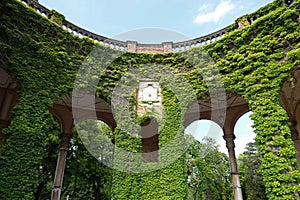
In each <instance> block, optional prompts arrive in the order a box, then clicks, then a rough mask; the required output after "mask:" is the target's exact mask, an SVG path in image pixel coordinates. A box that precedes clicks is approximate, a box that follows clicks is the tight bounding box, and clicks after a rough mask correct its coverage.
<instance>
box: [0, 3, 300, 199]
mask: <svg viewBox="0 0 300 200" xmlns="http://www.w3.org/2000/svg"><path fill="white" fill-rule="evenodd" d="M299 7H300V1H299V0H296V1H295V3H294V4H293V5H292V6H291V7H285V6H283V1H280V0H275V1H274V2H272V3H270V4H269V5H267V6H265V7H263V8H261V9H259V10H258V11H257V12H255V13H253V14H250V15H249V18H251V17H254V16H258V19H257V20H256V21H255V22H253V23H252V24H251V25H250V26H247V27H245V28H243V29H237V30H235V29H234V25H233V26H232V27H231V28H230V31H229V32H228V33H227V34H226V35H225V36H224V37H223V38H221V39H220V40H218V41H217V42H215V43H212V44H209V45H206V46H205V47H204V48H205V50H207V51H208V52H209V55H210V56H211V57H212V58H213V60H214V61H215V63H216V67H217V68H216V69H217V70H210V69H209V68H205V67H203V68H200V70H199V68H198V69H196V67H194V66H193V64H194V63H197V66H202V65H203V64H206V63H207V62H206V61H205V59H204V60H203V59H200V58H199V57H197V55H198V54H197V53H199V52H200V51H201V50H202V49H201V48H199V47H197V48H193V49H191V50H189V51H186V52H183V53H181V54H173V53H170V54H164V55H160V54H153V55H147V54H134V53H126V54H124V55H122V56H120V57H119V58H117V59H115V60H114V62H112V63H110V64H109V66H107V68H106V70H105V72H104V74H102V75H101V76H99V77H97V78H99V84H98V86H97V91H96V94H97V96H98V97H100V98H102V99H104V100H106V101H107V102H110V100H111V94H112V91H114V89H115V87H116V86H117V85H118V81H119V80H120V79H121V77H122V75H123V74H124V73H126V72H127V71H128V69H129V68H130V67H132V68H135V69H140V70H141V73H142V74H151V71H150V72H149V71H148V70H146V69H147V68H145V67H141V66H142V65H145V64H149V63H152V64H153V63H154V64H160V65H161V66H164V67H162V68H160V69H161V70H162V71H166V72H170V71H171V72H174V73H175V74H180V75H181V76H184V77H185V78H186V80H188V82H189V83H190V84H191V85H192V87H193V89H194V91H195V92H194V93H195V94H196V95H197V97H198V98H202V97H204V96H205V95H207V94H208V90H207V88H208V87H210V86H211V85H206V84H205V83H204V81H203V77H202V76H201V75H205V76H209V77H211V78H213V79H214V78H216V79H222V82H223V83H224V85H225V88H226V89H227V90H229V91H234V92H235V93H237V94H239V95H240V96H242V97H244V98H245V99H246V101H247V102H248V104H249V107H250V109H251V110H252V111H253V114H252V116H251V118H252V119H253V120H254V126H255V132H256V135H257V136H256V141H257V143H258V149H259V152H260V156H261V160H262V163H261V169H262V174H263V180H264V183H265V187H266V195H267V198H268V199H275V200H276V199H292V198H297V196H298V195H299V192H300V185H299V182H300V172H299V169H298V167H297V164H296V159H295V155H296V151H295V148H294V147H293V142H292V140H291V138H290V130H289V121H288V116H287V114H286V112H285V110H284V109H283V108H282V107H281V105H280V101H279V98H280V97H279V93H280V90H281V87H282V85H283V83H284V82H285V81H286V80H287V78H288V77H289V76H290V73H291V72H292V71H293V70H296V69H299V59H298V58H299V48H300V46H299V41H300V36H299V34H298V33H299V32H300V26H299V21H298V16H299V13H298V12H299V11H297V10H296V9H299ZM0 13H1V14H0V20H1V23H0V30H1V32H0V45H1V48H0V55H1V56H0V59H1V65H2V66H3V67H4V68H6V69H7V70H8V71H10V73H11V74H12V75H13V77H14V78H15V79H17V80H19V81H20V82H21V88H20V90H19V91H18V93H19V95H20V99H19V101H18V104H17V105H16V107H15V108H14V110H13V113H12V122H13V123H11V125H10V126H9V127H8V128H7V129H5V130H4V133H5V135H6V137H5V138H6V141H5V145H4V147H3V148H1V157H0V167H1V171H0V177H1V179H0V185H1V186H2V187H0V193H1V197H0V198H5V199H33V198H34V193H35V191H37V188H38V185H39V184H40V183H41V182H42V180H41V179H42V174H45V173H46V172H41V169H40V167H41V166H43V164H42V162H43V159H45V158H47V155H46V153H45V149H47V148H48V147H47V146H48V145H49V144H50V143H48V142H47V137H48V138H49V137H50V135H51V134H50V135H48V134H47V133H48V131H49V130H52V128H53V127H52V125H51V124H52V118H51V115H50V113H49V110H48V107H49V106H51V105H52V104H53V102H54V100H55V99H59V98H61V97H62V96H63V95H65V94H67V93H68V92H69V91H71V90H72V88H73V83H74V80H75V77H76V74H77V72H78V70H79V68H80V66H81V64H82V62H83V60H84V58H85V57H86V56H87V55H88V54H89V53H90V51H91V50H92V49H93V48H94V47H95V46H99V49H100V51H101V52H103V53H104V55H106V56H107V57H109V54H110V53H111V52H113V51H114V50H111V49H110V48H108V47H104V46H101V45H97V44H95V43H94V42H93V41H91V40H89V39H87V38H85V37H84V38H82V39H80V38H78V37H76V36H72V35H71V34H69V33H68V32H67V31H64V30H63V29H61V28H60V27H58V26H57V25H55V24H53V23H51V22H50V21H49V20H47V19H46V18H44V17H41V15H39V14H37V13H36V12H35V11H33V9H30V8H28V7H26V6H24V5H23V4H22V3H20V2H18V1H15V0H3V1H2V3H1V5H0ZM105 52H106V53H107V54H105ZM195 54H196V56H195ZM183 55H188V57H191V58H194V60H193V61H194V62H193V63H189V62H187V61H186V60H185V59H184V58H183ZM107 59H108V58H104V59H103V60H101V61H97V62H100V63H102V64H107V63H105V61H106V60H107ZM108 60H109V59H108ZM92 62H93V61H92ZM216 71H218V72H220V73H216ZM156 74H157V73H156ZM92 78H93V77H92ZM94 78H95V80H98V79H97V78H96V77H94ZM158 79H159V80H160V82H161V83H162V85H163V83H165V82H167V80H164V77H163V75H161V76H160V77H158ZM175 83H176V82H175ZM82 84H83V86H84V85H85V83H82ZM212 84H213V83H212ZM177 85H180V84H177ZM217 87H219V85H216V88H217ZM216 88H214V89H216ZM182 91H186V90H185V88H182ZM130 95H131V94H129V96H130ZM163 95H164V102H163V103H164V109H165V110H166V111H167V112H169V115H168V116H169V118H167V119H166V123H165V126H164V127H163V128H161V129H160V130H159V131H160V132H159V142H160V143H159V145H160V147H163V146H164V145H166V144H167V143H168V142H169V141H170V140H171V139H172V138H173V137H174V135H176V134H175V133H177V131H178V130H179V132H180V131H182V129H183V127H182V126H181V125H180V124H181V122H182V117H183V116H181V114H182V111H184V109H185V108H186V106H188V103H189V102H190V100H191V99H192V97H191V96H192V94H190V95H191V96H178V97H177V98H175V96H176V95H174V93H172V92H171V91H168V90H166V89H164V94H163ZM185 98H186V99H187V101H186V102H184V103H183V104H180V103H179V101H180V99H185ZM180 108H183V110H181V111H179V110H180ZM133 116H134V115H133ZM49 124H50V126H49ZM174 124H175V125H178V124H179V125H178V127H176V126H174ZM175 129H176V131H175ZM179 136H182V135H181V134H179ZM55 137H56V136H55ZM115 141H116V144H117V145H119V146H120V147H124V148H128V149H129V150H130V151H132V152H138V151H140V149H141V141H140V138H139V137H136V136H132V135H130V134H128V133H126V132H125V133H124V132H122V130H120V129H118V128H117V129H116V131H115ZM175 146H176V145H175ZM176 148H180V145H178V146H177V147H176ZM54 149H55V148H53V150H54ZM78 153H79V152H78ZM82 155H83V156H82V158H83V157H85V156H86V154H85V153H84V152H82ZM167 155H168V154H166V155H165V157H163V158H164V159H169V158H168V156H167ZM169 155H172V154H169ZM49 159H50V158H49ZM152 165H153V164H152V163H151V164H150V165H148V166H147V167H152ZM50 166H51V165H50ZM90 167H92V166H90ZM16 172H18V173H16ZM113 173H114V174H113V181H112V182H113V185H112V196H113V198H114V199H122V198H123V197H124V198H126V199H139V198H146V199H147V198H151V199H184V198H185V196H186V191H187V185H186V183H185V177H186V167H185V157H184V156H182V157H180V158H179V159H178V160H177V161H176V162H174V163H173V164H172V165H169V166H168V167H166V168H164V169H161V170H159V171H155V172H151V173H141V174H132V173H122V172H118V171H114V172H113ZM73 178H74V177H73ZM49 179H50V177H49ZM73 183H75V181H73ZM83 183H84V182H82V184H83ZM141 185H142V187H140V186H141ZM47 187H49V186H48V185H47ZM129 191H130V192H129Z"/></svg>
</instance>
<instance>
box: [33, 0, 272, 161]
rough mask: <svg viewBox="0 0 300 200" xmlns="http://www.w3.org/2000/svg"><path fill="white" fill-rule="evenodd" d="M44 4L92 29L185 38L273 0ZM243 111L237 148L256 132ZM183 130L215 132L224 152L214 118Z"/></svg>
mask: <svg viewBox="0 0 300 200" xmlns="http://www.w3.org/2000/svg"><path fill="white" fill-rule="evenodd" d="M39 2H40V3H41V4H42V5H44V6H46V7H47V8H48V9H55V10H57V11H58V12H60V13H61V14H63V15H64V16H65V18H66V19H67V20H68V21H70V22H72V23H74V24H76V25H78V26H80V27H82V28H84V29H87V30H89V31H92V32H94V33H97V34H100V35H103V36H106V37H110V38H115V39H120V40H123V41H126V40H135V41H138V42H140V43H161V42H168V41H174V42H177V41H183V40H188V39H192V38H196V37H200V36H203V35H206V34H209V33H212V32H214V31H217V30H219V29H222V28H224V27H226V26H228V25H230V24H232V23H234V21H235V19H237V18H238V17H240V16H242V15H244V14H247V13H252V12H254V11H255V10H257V9H258V8H260V7H261V6H264V5H266V4H268V3H270V2H272V1H271V0H251V1H243V0H211V1H202V0H189V1H186V0H64V1H61V0H40V1H39ZM249 115H250V113H246V114H245V115H243V116H242V117H241V118H240V119H239V121H238V123H237V124H236V127H235V134H236V139H235V143H236V148H235V149H236V154H237V155H239V154H240V153H242V152H243V151H244V148H245V146H246V143H248V142H251V141H253V138H254V137H255V134H254V132H253V129H252V127H251V125H252V124H253V123H252V121H251V120H250V118H249ZM186 132H189V133H191V134H192V135H194V136H195V137H196V138H197V139H198V140H200V141H201V140H202V138H203V137H204V136H208V135H214V136H215V139H216V140H217V142H218V144H219V145H220V150H221V151H222V152H224V153H227V149H226V147H225V141H224V140H223V138H222V130H221V128H220V127H218V126H217V125H216V124H213V123H211V122H205V121H203V120H202V121H198V122H195V123H193V124H191V125H190V126H189V127H188V128H187V129H186Z"/></svg>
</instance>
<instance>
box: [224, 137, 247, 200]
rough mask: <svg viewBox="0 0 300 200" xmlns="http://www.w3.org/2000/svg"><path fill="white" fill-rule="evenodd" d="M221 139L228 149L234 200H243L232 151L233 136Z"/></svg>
mask: <svg viewBox="0 0 300 200" xmlns="http://www.w3.org/2000/svg"><path fill="white" fill-rule="evenodd" d="M223 138H224V140H225V141H226V147H227V149H228V156H229V162H230V171H231V180H232V187H233V192H234V200H243V196H242V189H241V183H240V177H239V174H238V168H237V162H236V157H235V151H234V147H235V145H234V139H235V135H224V136H223Z"/></svg>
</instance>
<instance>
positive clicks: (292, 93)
mask: <svg viewBox="0 0 300 200" xmlns="http://www.w3.org/2000/svg"><path fill="white" fill-rule="evenodd" d="M299 91H300V70H294V71H292V73H291V75H290V77H289V78H288V79H287V81H286V82H285V83H284V84H283V86H282V89H281V92H280V104H281V106H282V107H283V108H284V109H285V111H286V113H287V115H288V118H289V122H290V131H291V138H292V140H293V143H294V146H295V149H296V151H297V155H296V159H297V163H298V167H300V140H299V131H300V93H299Z"/></svg>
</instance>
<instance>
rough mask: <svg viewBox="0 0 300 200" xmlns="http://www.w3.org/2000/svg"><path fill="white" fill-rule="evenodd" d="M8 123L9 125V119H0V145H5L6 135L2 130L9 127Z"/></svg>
mask: <svg viewBox="0 0 300 200" xmlns="http://www.w3.org/2000/svg"><path fill="white" fill-rule="evenodd" d="M8 125H9V122H8V121H5V120H1V119H0V146H3V144H4V137H3V134H2V130H3V129H4V128H6V127H8Z"/></svg>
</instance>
